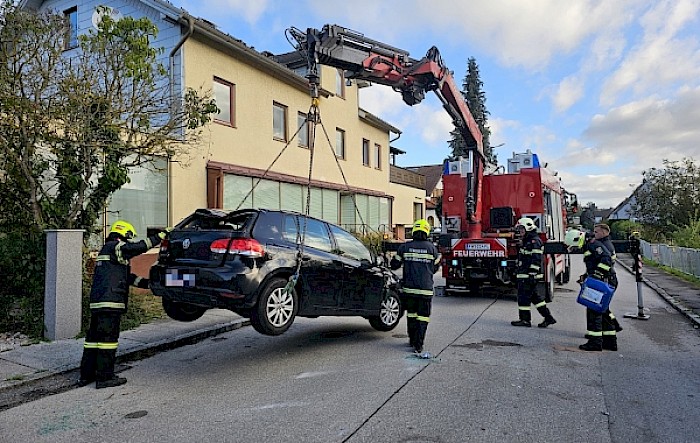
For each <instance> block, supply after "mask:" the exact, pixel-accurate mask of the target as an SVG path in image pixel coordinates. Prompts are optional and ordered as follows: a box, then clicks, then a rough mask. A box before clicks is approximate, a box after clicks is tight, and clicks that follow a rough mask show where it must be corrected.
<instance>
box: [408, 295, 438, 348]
mask: <svg viewBox="0 0 700 443" xmlns="http://www.w3.org/2000/svg"><path fill="white" fill-rule="evenodd" d="M404 295H405V300H406V324H407V329H408V340H409V342H410V343H411V346H413V349H415V350H417V351H422V350H423V343H424V342H425V333H426V331H427V330H428V323H429V322H430V311H431V309H432V304H433V297H432V296H430V295H415V294H404Z"/></svg>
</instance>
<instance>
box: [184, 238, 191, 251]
mask: <svg viewBox="0 0 700 443" xmlns="http://www.w3.org/2000/svg"><path fill="white" fill-rule="evenodd" d="M190 244H191V242H190V239H189V238H186V239H184V240H183V241H182V249H187V248H189V247H190Z"/></svg>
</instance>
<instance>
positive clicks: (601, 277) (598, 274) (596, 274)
mask: <svg viewBox="0 0 700 443" xmlns="http://www.w3.org/2000/svg"><path fill="white" fill-rule="evenodd" d="M592 277H593V278H595V279H596V280H600V281H605V280H606V278H607V277H606V276H605V275H603V273H602V272H600V271H593V275H592Z"/></svg>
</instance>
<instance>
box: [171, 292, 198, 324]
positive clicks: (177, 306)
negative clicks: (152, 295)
mask: <svg viewBox="0 0 700 443" xmlns="http://www.w3.org/2000/svg"><path fill="white" fill-rule="evenodd" d="M163 310H164V311H165V313H166V314H168V317H170V318H172V319H173V320H177V321H195V320H197V319H198V318H200V317H201V316H203V315H204V313H205V312H206V308H200V307H199V306H194V305H190V304H187V303H177V302H174V301H172V300H169V299H167V298H165V297H163Z"/></svg>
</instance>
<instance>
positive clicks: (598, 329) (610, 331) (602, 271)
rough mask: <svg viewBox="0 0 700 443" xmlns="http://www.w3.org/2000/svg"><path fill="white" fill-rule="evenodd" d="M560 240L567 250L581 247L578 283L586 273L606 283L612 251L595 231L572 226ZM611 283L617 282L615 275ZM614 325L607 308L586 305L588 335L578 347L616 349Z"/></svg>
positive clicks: (608, 279)
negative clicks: (582, 268) (602, 310)
mask: <svg viewBox="0 0 700 443" xmlns="http://www.w3.org/2000/svg"><path fill="white" fill-rule="evenodd" d="M564 242H565V243H566V244H567V245H569V250H570V251H573V250H578V251H579V252H580V251H583V262H584V264H585V265H586V273H585V274H583V275H581V276H580V277H579V279H578V282H579V283H583V281H584V280H585V279H586V278H587V277H593V278H595V279H597V280H601V281H604V282H606V283H608V284H610V282H611V273H610V270H611V269H612V266H613V261H612V254H611V253H610V251H609V250H608V249H607V248H606V247H605V245H604V244H603V243H602V242H601V241H600V240H598V238H596V235H595V233H584V232H581V231H578V230H575V229H573V230H571V231H569V232H567V233H566V237H565V238H564ZM615 283H617V281H616V279H615ZM615 329H616V328H615V325H614V324H613V322H612V319H611V318H610V316H609V315H608V313H607V312H606V313H600V312H596V311H594V310H593V309H590V308H586V338H588V342H586V343H584V344H582V345H580V346H579V349H582V350H584V351H602V350H603V349H607V350H610V351H617V336H616V330H615Z"/></svg>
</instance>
